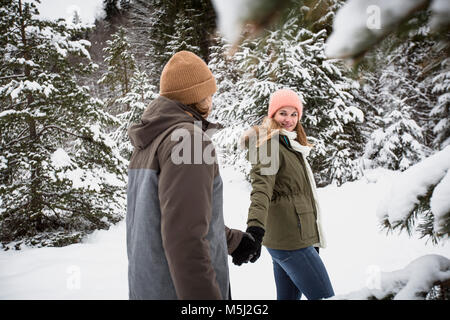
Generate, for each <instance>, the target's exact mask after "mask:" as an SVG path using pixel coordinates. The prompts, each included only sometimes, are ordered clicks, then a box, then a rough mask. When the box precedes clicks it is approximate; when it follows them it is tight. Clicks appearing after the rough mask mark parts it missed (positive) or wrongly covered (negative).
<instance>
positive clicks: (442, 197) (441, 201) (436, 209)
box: [430, 147, 450, 232]
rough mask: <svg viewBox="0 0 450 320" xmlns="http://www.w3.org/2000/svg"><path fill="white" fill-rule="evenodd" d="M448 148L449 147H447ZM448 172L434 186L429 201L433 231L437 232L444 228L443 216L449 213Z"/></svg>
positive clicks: (449, 191)
mask: <svg viewBox="0 0 450 320" xmlns="http://www.w3.org/2000/svg"><path fill="white" fill-rule="evenodd" d="M447 148H449V147H447ZM449 196H450V170H449V171H447V174H446V175H445V177H444V178H443V179H442V180H441V182H440V183H439V184H438V185H437V186H436V188H435V189H434V191H433V195H432V196H431V199H430V207H431V211H432V212H433V214H434V217H435V219H434V226H433V229H434V230H436V231H437V232H440V231H442V230H443V228H444V226H445V215H448V214H449V212H450V201H449Z"/></svg>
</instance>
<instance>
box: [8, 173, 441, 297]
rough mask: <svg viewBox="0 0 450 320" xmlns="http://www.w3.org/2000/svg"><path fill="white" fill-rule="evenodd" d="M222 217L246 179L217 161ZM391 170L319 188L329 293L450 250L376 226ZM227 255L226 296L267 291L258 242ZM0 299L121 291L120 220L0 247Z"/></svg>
mask: <svg viewBox="0 0 450 320" xmlns="http://www.w3.org/2000/svg"><path fill="white" fill-rule="evenodd" d="M221 173H222V178H223V180H224V195H225V201H224V205H225V207H224V212H225V222H226V224H227V225H228V226H229V227H232V228H240V229H243V228H245V221H246V215H247V210H248V206H249V193H250V186H249V184H248V183H247V182H246V181H245V180H244V179H243V177H242V175H241V174H239V173H237V172H235V171H234V170H233V169H232V168H223V169H222V171H221ZM394 178H395V173H392V172H389V171H386V170H374V171H369V172H366V175H365V177H364V178H363V179H361V180H359V181H356V182H352V183H347V184H345V185H343V186H341V187H340V188H337V187H334V186H328V187H326V188H322V189H319V197H320V200H321V204H322V210H323V221H324V222H323V223H324V231H325V234H326V238H327V242H328V247H327V248H326V249H323V250H321V252H320V254H321V257H322V259H323V261H324V263H325V265H326V267H327V269H328V272H329V275H330V278H331V281H332V283H333V286H334V290H335V292H336V294H337V297H338V298H339V296H341V295H345V294H348V293H350V292H353V291H356V290H359V289H361V288H363V287H365V286H366V284H367V283H368V280H369V277H370V275H371V274H372V275H373V270H380V271H394V270H398V269H402V268H404V267H405V266H406V265H407V264H409V263H410V262H411V261H412V260H414V259H416V258H418V257H420V256H423V255H426V254H433V253H434V254H440V255H443V256H445V257H447V258H450V246H449V243H446V244H443V245H440V246H433V245H432V244H431V242H429V243H428V244H426V243H425V240H423V239H422V240H420V239H417V238H413V239H411V238H409V237H408V236H407V235H406V234H400V235H398V234H395V235H390V236H386V234H385V232H384V231H382V232H381V231H379V227H378V222H377V217H376V207H377V204H378V202H379V200H380V199H381V198H382V196H383V194H384V192H385V190H387V189H388V186H389V183H390V182H391V181H392V179H394ZM229 263H230V273H231V288H232V297H233V299H275V297H276V295H275V283H274V280H273V273H272V262H271V259H270V256H269V254H268V253H267V251H266V250H265V249H263V251H262V254H261V258H260V259H259V260H258V261H257V262H256V263H254V264H246V265H243V266H241V267H237V266H235V265H233V264H232V263H231V259H230V261H229ZM0 299H127V259H126V245H125V222H124V221H123V222H121V223H119V224H118V225H117V226H114V227H112V228H110V230H108V231H98V232H95V233H94V234H92V235H91V236H89V237H88V238H87V239H86V240H85V241H84V242H83V243H80V244H75V245H71V246H67V247H64V248H38V249H30V248H27V249H24V250H22V251H6V252H4V251H1V252H0Z"/></svg>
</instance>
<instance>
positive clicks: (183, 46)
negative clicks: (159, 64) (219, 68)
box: [164, 8, 200, 60]
mask: <svg viewBox="0 0 450 320" xmlns="http://www.w3.org/2000/svg"><path fill="white" fill-rule="evenodd" d="M195 15H196V12H195V10H193V9H188V8H186V9H184V10H180V11H178V12H177V14H176V17H175V21H174V22H173V27H174V33H173V34H168V35H167V37H168V39H169V41H168V42H167V45H166V50H165V51H164V57H165V59H166V60H169V59H170V57H172V56H173V55H174V54H175V53H177V52H178V51H181V50H187V51H191V52H193V53H195V54H197V55H200V47H199V46H198V45H197V43H198V41H197V35H198V32H197V29H196V28H197V26H195V25H194V24H193V23H192V22H193V20H194V19H195V18H196V17H195Z"/></svg>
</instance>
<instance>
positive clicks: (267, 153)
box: [244, 127, 323, 250]
mask: <svg viewBox="0 0 450 320" xmlns="http://www.w3.org/2000/svg"><path fill="white" fill-rule="evenodd" d="M259 131H260V130H259V127H254V128H253V129H251V130H250V131H248V132H246V133H245V134H244V144H245V147H247V148H248V154H247V159H248V160H249V161H250V162H251V164H252V169H251V171H250V179H251V185H252V191H251V195H250V200H251V204H250V208H249V213H248V220H247V225H248V226H249V227H250V226H257V227H261V228H263V229H264V230H265V235H264V238H263V242H262V244H263V245H265V246H266V247H268V248H272V249H279V250H296V249H301V248H305V247H308V246H311V245H313V246H321V247H323V245H322V243H323V242H322V241H321V240H322V239H320V237H321V235H322V232H319V229H320V228H321V227H320V222H319V221H318V219H317V214H318V213H317V206H316V202H315V200H314V196H313V191H312V186H311V182H310V181H309V177H308V173H307V168H306V166H305V162H304V161H305V160H304V158H303V156H302V154H301V153H300V152H297V151H295V150H294V149H293V148H292V147H291V146H290V143H289V139H288V138H287V137H286V136H284V135H281V134H280V133H279V131H277V130H276V133H275V134H273V135H272V136H271V137H266V138H265V139H264V140H265V141H263V142H262V143H261V142H260V143H255V142H256V141H260V140H259V139H261V137H260V136H259V135H260V134H259ZM252 138H254V139H252Z"/></svg>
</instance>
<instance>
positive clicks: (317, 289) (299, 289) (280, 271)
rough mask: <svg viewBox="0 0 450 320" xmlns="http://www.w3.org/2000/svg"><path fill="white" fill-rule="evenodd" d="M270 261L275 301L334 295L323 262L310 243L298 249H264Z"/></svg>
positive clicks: (321, 297) (320, 297)
mask: <svg viewBox="0 0 450 320" xmlns="http://www.w3.org/2000/svg"><path fill="white" fill-rule="evenodd" d="M267 250H268V251H269V253H270V255H271V256H272V261H273V272H274V276H275V284H276V287H277V299H278V300H300V298H301V297H302V294H305V296H306V297H307V298H308V300H316V299H323V298H329V297H332V296H334V291H333V287H332V285H331V282H330V278H329V277H328V273H327V270H326V268H325V265H324V264H323V262H322V259H320V257H319V254H318V253H317V251H316V250H315V249H314V248H313V247H312V246H311V247H307V248H302V249H298V250H277V249H270V248H267Z"/></svg>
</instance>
